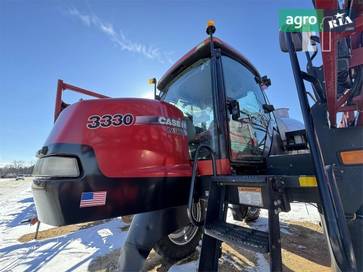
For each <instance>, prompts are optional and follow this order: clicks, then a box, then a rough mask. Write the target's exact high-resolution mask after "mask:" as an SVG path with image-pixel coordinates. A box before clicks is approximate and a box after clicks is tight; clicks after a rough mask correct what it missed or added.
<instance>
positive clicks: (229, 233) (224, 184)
mask: <svg viewBox="0 0 363 272" xmlns="http://www.w3.org/2000/svg"><path fill="white" fill-rule="evenodd" d="M285 182H286V179H285V177H284V176H271V175H252V176H216V175H214V176H212V177H210V189H209V196H208V202H207V213H206V218H205V222H204V236H203V240H202V249H201V254H200V260H199V271H217V270H218V259H219V258H220V257H221V252H222V250H221V245H222V242H225V243H227V244H229V245H231V246H232V247H237V248H243V249H248V250H252V251H255V252H260V253H269V254H270V267H271V271H282V258H281V239H280V223H279V213H280V212H281V211H285V212H287V211H289V210H290V203H289V201H288V198H287V196H286V193H285V184H286V183H285ZM232 187H237V188H238V190H239V202H240V204H245V205H249V206H257V207H260V208H264V209H268V232H265V231H260V230H257V229H251V228H246V227H241V226H237V225H233V224H229V223H227V222H226V215H227V209H228V202H227V200H228V197H229V195H230V194H228V190H230V188H232ZM251 204H252V205H251Z"/></svg>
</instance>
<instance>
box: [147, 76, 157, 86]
mask: <svg viewBox="0 0 363 272" xmlns="http://www.w3.org/2000/svg"><path fill="white" fill-rule="evenodd" d="M148 82H149V84H150V85H152V84H155V83H156V78H155V77H153V78H150V79H149V80H148Z"/></svg>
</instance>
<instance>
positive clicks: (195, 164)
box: [187, 144, 217, 227]
mask: <svg viewBox="0 0 363 272" xmlns="http://www.w3.org/2000/svg"><path fill="white" fill-rule="evenodd" d="M203 148H204V149H207V150H208V151H209V153H210V155H211V157H212V169H213V176H216V175H217V170H216V169H217V167H216V159H215V156H214V152H213V149H212V148H211V147H210V146H209V145H205V144H201V145H199V146H198V147H197V149H196V150H195V153H194V160H193V170H192V180H191V182H190V190H189V199H188V208H187V214H188V218H189V221H190V223H192V224H193V225H194V226H196V227H200V226H203V225H204V220H201V221H197V220H195V218H194V216H193V200H194V187H195V178H196V176H197V170H198V160H199V159H198V155H199V151H200V150H201V149H203Z"/></svg>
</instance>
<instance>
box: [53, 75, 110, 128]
mask: <svg viewBox="0 0 363 272" xmlns="http://www.w3.org/2000/svg"><path fill="white" fill-rule="evenodd" d="M65 90H70V91H74V92H76V93H82V94H85V95H89V96H93V97H97V98H109V97H108V96H106V95H103V94H99V93H96V92H93V91H89V90H86V89H82V88H80V87H77V86H73V85H71V84H68V83H64V82H63V80H60V79H58V85H57V95H56V98H55V109H54V122H55V120H57V118H58V116H59V114H60V113H61V111H62V110H63V109H64V108H65V107H66V106H64V105H65V103H64V102H63V101H62V95H63V91H65Z"/></svg>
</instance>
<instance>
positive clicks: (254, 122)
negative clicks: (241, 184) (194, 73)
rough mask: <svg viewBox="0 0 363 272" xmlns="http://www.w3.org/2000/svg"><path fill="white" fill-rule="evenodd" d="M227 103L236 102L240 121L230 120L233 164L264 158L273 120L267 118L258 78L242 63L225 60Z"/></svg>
mask: <svg viewBox="0 0 363 272" xmlns="http://www.w3.org/2000/svg"><path fill="white" fill-rule="evenodd" d="M222 64H223V74H224V84H225V89H226V98H227V100H236V101H238V103H239V107H240V110H241V112H240V118H239V119H238V120H232V118H231V116H229V138H230V151H231V152H230V153H231V159H232V160H243V159H245V158H246V157H254V158H259V157H260V158H262V155H263V152H264V149H265V142H266V137H267V129H268V124H269V120H270V117H269V115H268V114H265V112H264V110H263V106H262V105H263V104H265V103H266V102H265V98H264V95H263V93H262V90H261V88H260V86H259V84H258V83H257V82H256V79H255V75H254V74H253V73H252V72H251V71H250V70H248V69H247V68H246V67H245V66H244V65H242V64H241V63H240V62H238V61H235V60H233V59H231V58H229V57H226V56H223V57H222Z"/></svg>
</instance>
